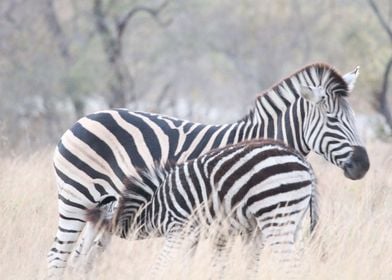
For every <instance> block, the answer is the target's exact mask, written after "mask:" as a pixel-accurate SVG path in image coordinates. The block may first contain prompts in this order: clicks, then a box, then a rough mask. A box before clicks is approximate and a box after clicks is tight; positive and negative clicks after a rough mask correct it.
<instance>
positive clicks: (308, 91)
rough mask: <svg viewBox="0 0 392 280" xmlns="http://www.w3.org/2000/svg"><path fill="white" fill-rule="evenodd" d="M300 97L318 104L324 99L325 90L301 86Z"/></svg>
mask: <svg viewBox="0 0 392 280" xmlns="http://www.w3.org/2000/svg"><path fill="white" fill-rule="evenodd" d="M300 94H301V96H302V97H303V98H305V99H306V100H308V101H309V102H312V103H315V104H316V103H319V102H320V101H321V100H323V99H324V98H325V90H323V88H322V87H313V86H305V85H301V92H300Z"/></svg>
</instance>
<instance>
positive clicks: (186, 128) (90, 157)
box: [48, 63, 369, 275]
mask: <svg viewBox="0 0 392 280" xmlns="http://www.w3.org/2000/svg"><path fill="white" fill-rule="evenodd" d="M357 76H358V68H357V69H355V70H354V71H352V72H350V73H347V74H346V75H344V76H341V75H339V74H338V73H337V72H336V71H335V70H334V69H333V68H332V67H331V66H329V65H326V64H321V63H316V64H312V65H309V66H306V67H305V68H303V69H301V70H299V71H297V72H295V73H294V74H292V75H290V76H289V77H288V78H285V79H284V80H282V81H281V82H280V83H278V84H276V85H275V86H273V87H272V88H271V89H269V90H267V91H266V92H265V93H264V94H262V95H260V96H258V97H257V99H256V102H255V105H254V107H253V109H251V111H250V113H249V114H248V115H246V116H245V117H244V118H243V119H242V120H240V121H237V122H234V123H231V124H225V125H205V124H198V123H192V122H188V121H183V120H178V119H175V118H171V117H167V116H162V115H157V114H152V113H143V112H129V111H127V110H108V111H102V112H98V113H95V114H91V115H89V116H86V117H83V118H81V119H80V120H79V121H78V122H77V123H76V124H74V125H73V126H72V127H71V128H70V129H69V130H68V131H66V132H65V133H64V135H63V136H62V138H61V140H60V142H59V144H58V146H57V148H56V150H55V154H54V167H55V171H56V180H57V185H58V191H59V194H58V198H59V226H58V230H57V233H56V237H55V241H54V243H53V246H52V248H51V249H50V251H49V254H48V262H49V269H50V275H52V274H61V273H62V270H63V269H64V268H65V266H66V262H67V259H68V257H69V255H70V253H71V252H72V251H73V250H74V248H75V247H76V242H77V240H78V239H79V237H80V234H81V232H82V230H83V228H84V227H85V225H86V212H87V210H88V209H92V208H95V207H96V206H97V205H98V206H101V205H108V204H110V203H111V202H113V201H114V200H117V199H118V198H119V196H120V193H121V191H122V190H123V189H124V181H126V179H127V178H128V177H129V176H135V177H136V178H139V175H138V174H139V173H138V172H139V171H138V170H145V169H148V168H152V167H153V166H154V163H155V162H159V163H161V164H164V163H165V162H168V161H170V162H174V163H176V162H184V161H185V160H188V159H193V158H196V157H197V156H199V155H201V154H203V153H205V152H207V151H209V150H211V149H213V148H219V147H223V146H225V145H227V144H232V143H238V142H241V141H243V140H247V139H254V138H271V139H280V140H282V141H283V142H285V143H286V144H288V145H289V146H290V147H293V148H294V149H295V150H297V151H299V152H300V153H301V154H302V155H307V154H308V153H309V152H310V151H311V150H313V151H315V152H316V153H318V154H321V155H323V156H324V157H325V158H326V159H327V160H328V161H330V162H331V163H333V164H335V165H337V166H339V167H340V168H342V169H343V170H344V174H345V175H346V177H348V178H350V179H360V178H362V177H363V176H364V175H365V174H366V172H367V170H368V169H369V160H368V156H367V152H366V150H365V148H364V147H363V146H361V141H360V139H359V136H358V133H357V129H356V126H355V118H354V114H353V111H352V109H351V107H350V105H349V103H348V101H347V98H346V97H347V96H348V94H349V93H350V92H351V91H352V89H353V86H354V83H355V81H356V78H357ZM149 195H150V196H151V195H152V192H150V193H149Z"/></svg>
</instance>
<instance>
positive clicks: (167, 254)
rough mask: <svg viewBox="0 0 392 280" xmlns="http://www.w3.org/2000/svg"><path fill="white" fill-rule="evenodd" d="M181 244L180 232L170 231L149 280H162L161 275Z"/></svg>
mask: <svg viewBox="0 0 392 280" xmlns="http://www.w3.org/2000/svg"><path fill="white" fill-rule="evenodd" d="M181 244H182V232H181V231H179V230H175V231H170V232H169V233H168V234H167V235H166V237H165V244H164V246H163V249H162V251H161V253H160V254H159V257H158V260H157V261H156V262H155V264H154V266H153V268H152V272H151V275H150V277H151V279H162V273H163V271H164V270H165V269H166V268H167V265H168V263H170V261H171V259H172V257H173V254H174V253H175V252H177V251H178V249H179V248H180V246H181Z"/></svg>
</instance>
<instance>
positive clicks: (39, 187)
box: [0, 142, 392, 280]
mask: <svg viewBox="0 0 392 280" xmlns="http://www.w3.org/2000/svg"><path fill="white" fill-rule="evenodd" d="M368 151H369V156H370V160H371V169H370V171H369V173H368V174H367V175H366V177H365V178H364V179H362V180H360V181H350V180H348V179H346V178H345V177H344V176H343V174H342V172H341V170H339V169H338V168H336V167H333V166H331V165H330V164H329V163H327V162H325V161H324V160H322V159H321V158H320V157H318V156H315V155H311V156H310V157H309V159H310V161H311V162H312V164H313V167H314V169H315V171H316V174H317V177H318V188H319V190H320V207H321V213H320V224H319V228H318V233H319V236H318V237H317V238H316V239H315V240H313V241H309V240H308V239H305V240H304V252H303V256H302V257H301V261H300V265H299V267H298V273H299V277H298V278H301V279H366V280H368V279H391V275H392V145H391V144H386V143H382V142H376V143H372V144H370V145H368ZM0 205H1V220H0V222H1V223H0V224H1V230H0V246H1V251H0V278H1V279H43V278H45V277H46V254H47V251H48V249H49V248H50V245H51V243H52V241H53V237H54V234H55V231H56V227H57V189H56V186H55V183H54V176H53V170H52V165H51V151H50V150H48V149H46V150H41V151H37V152H35V153H33V154H30V155H20V156H16V157H6V158H2V159H0ZM210 243H211V242H208V240H207V241H203V242H201V244H200V245H199V247H198V248H197V250H196V253H195V255H194V256H193V257H192V258H190V257H184V255H183V254H184V253H185V251H182V252H180V253H179V254H178V255H176V256H174V259H173V262H172V263H171V264H170V265H169V267H168V268H167V269H166V270H165V271H164V278H170V279H208V278H210V279H214V274H213V273H214V272H213V269H212V266H211V260H212V259H213V253H212V252H213V251H212V249H211V246H210ZM162 245H163V243H162V240H161V239H155V240H143V241H124V240H121V239H119V238H114V239H113V240H112V242H111V244H110V246H109V248H108V249H107V251H105V253H104V254H103V255H102V256H101V258H100V259H99V260H97V262H96V264H95V266H94V268H93V270H92V271H91V272H90V273H89V274H87V275H81V276H77V274H75V273H74V274H70V273H68V274H67V277H66V278H67V279H75V278H85V277H86V278H88V279H111V280H114V279H145V278H147V277H148V275H149V272H150V268H151V266H152V265H153V263H154V261H155V260H156V258H157V256H158V254H159V252H160V250H161V249H162ZM245 260H246V258H245V249H244V248H243V246H242V245H241V243H240V242H235V243H234V244H233V246H232V250H231V251H230V254H229V256H228V259H227V265H226V269H225V273H224V278H225V279H244V278H245V275H246V261H245ZM281 276H282V275H281V269H280V267H279V265H277V264H276V263H272V262H270V261H269V259H268V256H263V261H262V262H261V263H260V269H259V275H257V277H260V278H263V279H278V278H280V277H281Z"/></svg>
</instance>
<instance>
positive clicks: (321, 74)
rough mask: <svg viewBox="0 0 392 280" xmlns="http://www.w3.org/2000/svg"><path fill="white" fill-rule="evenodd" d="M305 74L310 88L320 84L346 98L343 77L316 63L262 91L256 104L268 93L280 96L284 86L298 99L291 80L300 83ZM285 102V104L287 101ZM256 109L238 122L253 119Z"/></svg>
mask: <svg viewBox="0 0 392 280" xmlns="http://www.w3.org/2000/svg"><path fill="white" fill-rule="evenodd" d="M312 73H313V75H312ZM305 74H306V76H307V77H309V78H308V79H309V81H310V82H311V85H312V86H319V85H321V83H322V84H323V85H324V86H325V88H326V89H329V88H330V89H331V90H334V92H335V93H337V94H338V95H339V96H341V97H347V96H348V94H349V90H348V85H347V83H346V81H345V80H344V79H343V76H342V75H341V74H340V73H339V72H338V71H337V70H336V69H335V68H334V67H333V66H331V65H329V64H327V63H323V62H317V63H312V64H309V65H306V66H304V67H302V68H301V69H299V70H297V71H295V72H294V73H292V74H290V75H289V76H287V77H285V78H283V79H281V80H280V81H279V82H277V83H275V84H274V85H273V86H272V87H270V88H268V89H266V90H264V91H262V92H261V93H260V94H259V95H258V96H257V98H256V103H257V102H258V100H259V99H260V98H263V97H265V96H268V94H269V93H270V92H275V93H276V94H277V95H279V96H281V95H282V94H283V93H282V91H281V87H282V86H283V85H286V86H287V87H288V88H289V90H290V91H291V92H292V93H293V95H295V96H297V97H298V92H297V89H295V87H294V85H293V82H292V80H293V79H296V80H297V81H298V82H300V81H301V78H302V79H303V78H304V75H305ZM301 76H302V77H301ZM300 77H301V78H300ZM285 102H287V100H286V101H285ZM256 107H257V106H253V108H252V109H251V110H250V111H249V113H248V114H247V115H246V116H245V117H243V118H242V119H240V121H246V120H249V119H253V117H254V115H255V114H256V112H257V108H256Z"/></svg>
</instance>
